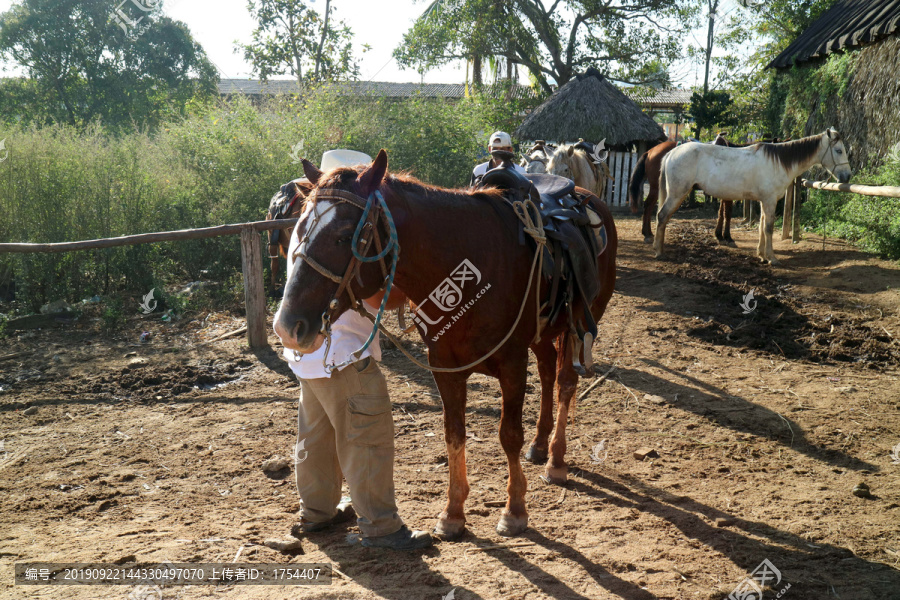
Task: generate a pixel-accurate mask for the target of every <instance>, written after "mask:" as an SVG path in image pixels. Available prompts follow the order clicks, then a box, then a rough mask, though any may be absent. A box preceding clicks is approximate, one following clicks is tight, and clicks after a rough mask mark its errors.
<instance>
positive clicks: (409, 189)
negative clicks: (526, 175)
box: [317, 165, 505, 205]
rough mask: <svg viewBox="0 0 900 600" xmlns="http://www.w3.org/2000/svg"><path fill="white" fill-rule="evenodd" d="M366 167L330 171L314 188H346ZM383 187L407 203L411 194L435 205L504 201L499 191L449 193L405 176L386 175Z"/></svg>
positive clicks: (457, 191)
mask: <svg viewBox="0 0 900 600" xmlns="http://www.w3.org/2000/svg"><path fill="white" fill-rule="evenodd" d="M366 167H367V165H360V166H358V167H340V168H337V169H334V170H333V171H330V172H329V173H327V174H326V175H324V176H323V177H322V179H320V180H319V184H318V186H317V187H319V188H328V187H338V188H349V187H350V185H351V184H352V183H353V181H354V180H355V179H356V177H357V176H359V174H360V173H361V172H362V171H363V170H364V169H366ZM382 186H386V187H387V192H388V193H391V194H393V195H394V196H397V197H400V198H403V199H404V200H405V199H407V198H408V197H409V196H410V194H411V193H413V192H415V193H418V194H420V195H424V196H427V197H428V199H429V200H434V201H435V202H436V203H438V204H445V203H446V204H451V205H452V204H459V201H460V199H462V198H471V199H474V200H481V201H484V200H487V201H489V202H491V203H492V204H493V203H495V202H496V203H500V202H503V201H504V198H505V197H504V195H503V190H499V189H493V188H488V189H482V190H468V189H451V188H444V187H440V186H436V185H431V184H428V183H425V182H424V181H420V180H418V179H416V178H415V177H413V176H412V175H411V174H410V173H408V172H402V171H401V172H396V173H390V172H389V173H387V175H385V178H384V182H383V183H382Z"/></svg>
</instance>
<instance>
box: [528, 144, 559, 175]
mask: <svg viewBox="0 0 900 600" xmlns="http://www.w3.org/2000/svg"><path fill="white" fill-rule="evenodd" d="M552 157H553V147H552V146H549V145H547V144H546V143H544V142H537V143H536V144H535V145H534V146H532V147H531V149H529V150H528V152H526V153H525V154H524V155H523V156H522V162H521V165H522V166H523V167H525V172H526V173H546V172H547V163H549V162H550V159H551V158H552Z"/></svg>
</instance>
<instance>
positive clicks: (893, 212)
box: [803, 153, 900, 260]
mask: <svg viewBox="0 0 900 600" xmlns="http://www.w3.org/2000/svg"><path fill="white" fill-rule="evenodd" d="M863 181H867V182H876V183H870V184H868V185H893V186H900V156H898V155H897V153H894V155H892V156H889V157H888V158H887V160H886V161H885V162H884V164H882V165H881V166H879V167H877V168H874V169H873V168H868V169H864V170H861V171H860V172H859V173H858V174H857V175H856V176H855V177H854V183H857V182H863ZM809 198H810V199H809V202H807V203H806V204H804V205H803V218H804V220H805V221H807V222H811V223H815V224H816V227H817V230H818V231H819V232H820V233H821V232H822V226H823V224H825V223H827V234H828V235H831V236H835V237H841V238H844V239H847V240H849V241H851V242H853V243H854V244H856V245H857V246H859V247H860V248H862V249H863V250H866V251H868V252H874V253H876V254H879V255H881V256H884V257H886V258H890V259H893V260H900V198H881V197H876V196H861V195H859V194H842V193H835V192H826V191H822V190H810V196H809Z"/></svg>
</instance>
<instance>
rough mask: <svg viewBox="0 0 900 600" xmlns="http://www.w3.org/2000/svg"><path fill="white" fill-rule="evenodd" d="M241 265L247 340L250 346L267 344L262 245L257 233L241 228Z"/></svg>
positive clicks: (257, 346) (260, 346)
mask: <svg viewBox="0 0 900 600" xmlns="http://www.w3.org/2000/svg"><path fill="white" fill-rule="evenodd" d="M241 265H242V267H243V272H244V305H245V307H246V309H247V342H248V343H249V344H250V347H251V348H264V347H265V346H268V344H269V342H268V337H269V336H268V332H267V331H266V295H265V292H264V291H263V266H262V246H261V245H260V242H259V233H258V232H256V231H254V230H253V229H251V228H250V227H244V228H243V229H241Z"/></svg>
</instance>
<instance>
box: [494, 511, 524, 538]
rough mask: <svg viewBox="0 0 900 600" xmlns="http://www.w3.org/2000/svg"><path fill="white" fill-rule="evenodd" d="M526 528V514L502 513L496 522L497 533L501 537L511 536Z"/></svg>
mask: <svg viewBox="0 0 900 600" xmlns="http://www.w3.org/2000/svg"><path fill="white" fill-rule="evenodd" d="M526 529H528V516H527V515H526V516H524V517H514V516H512V515H503V516H502V517H500V521H499V522H498V523H497V533H499V534H500V535H502V536H503V537H513V536H516V535H519V534H520V533H522V532H523V531H525V530H526Z"/></svg>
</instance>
